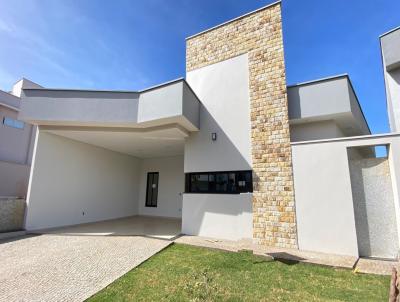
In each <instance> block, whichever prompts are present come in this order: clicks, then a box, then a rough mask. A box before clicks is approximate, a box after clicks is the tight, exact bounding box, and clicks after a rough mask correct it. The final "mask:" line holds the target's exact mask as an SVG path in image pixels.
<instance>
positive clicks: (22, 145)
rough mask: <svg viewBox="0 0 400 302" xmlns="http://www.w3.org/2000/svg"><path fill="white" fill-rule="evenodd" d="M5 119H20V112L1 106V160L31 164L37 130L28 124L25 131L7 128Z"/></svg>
mask: <svg viewBox="0 0 400 302" xmlns="http://www.w3.org/2000/svg"><path fill="white" fill-rule="evenodd" d="M4 117H10V118H13V119H18V112H17V111H15V110H12V109H9V108H6V107H4V106H1V105H0V142H1V143H0V160H3V161H9V162H14V163H19V164H30V162H31V156H32V155H31V149H32V146H33V140H34V131H35V128H33V126H32V125H30V124H27V123H25V126H24V129H16V128H12V127H9V126H6V125H4V124H3V118H4ZM0 193H1V192H0Z"/></svg>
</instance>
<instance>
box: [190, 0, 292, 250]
mask: <svg viewBox="0 0 400 302" xmlns="http://www.w3.org/2000/svg"><path fill="white" fill-rule="evenodd" d="M244 53H248V57H249V75H250V79H249V83H250V87H249V91H250V106H251V108H250V112H251V116H250V119H251V144H252V162H253V187H254V192H253V238H254V240H255V242H257V243H259V244H263V245H269V246H276V247H287V248H297V231H296V215H295V205H294V192H293V172H292V155H291V147H290V134H289V119H288V104H287V95H286V78H285V64H284V55H283V40H282V20H281V5H280V3H276V4H273V5H271V6H268V7H265V8H262V9H260V10H257V11H255V12H253V13H250V14H248V15H245V16H243V17H240V18H238V19H235V20H233V21H231V22H227V23H225V24H223V25H221V26H217V27H216V28H213V29H211V30H209V31H206V32H204V33H200V34H198V35H196V36H193V37H190V38H188V39H187V41H186V71H187V72H189V71H192V70H194V69H197V68H200V67H203V66H207V65H211V64H214V63H217V62H221V61H224V60H227V59H230V58H232V57H235V56H238V55H241V54H244Z"/></svg>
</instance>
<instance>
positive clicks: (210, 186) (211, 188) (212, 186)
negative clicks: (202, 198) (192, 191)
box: [208, 173, 216, 193]
mask: <svg viewBox="0 0 400 302" xmlns="http://www.w3.org/2000/svg"><path fill="white" fill-rule="evenodd" d="M215 190H216V189H215V174H214V173H211V174H209V175H208V192H210V193H212V192H215Z"/></svg>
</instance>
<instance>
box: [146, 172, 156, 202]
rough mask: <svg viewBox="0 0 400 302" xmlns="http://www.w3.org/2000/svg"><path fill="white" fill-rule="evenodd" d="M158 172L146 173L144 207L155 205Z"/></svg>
mask: <svg viewBox="0 0 400 302" xmlns="http://www.w3.org/2000/svg"><path fill="white" fill-rule="evenodd" d="M157 198H158V172H149V173H147V189H146V207H157Z"/></svg>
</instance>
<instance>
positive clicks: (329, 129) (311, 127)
mask: <svg viewBox="0 0 400 302" xmlns="http://www.w3.org/2000/svg"><path fill="white" fill-rule="evenodd" d="M344 136H345V135H344V134H343V132H342V130H340V128H339V127H338V126H337V125H336V123H335V122H334V121H321V122H313V123H302V124H291V125H290V141H292V142H301V141H307V140H316V139H327V138H337V137H344Z"/></svg>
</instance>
